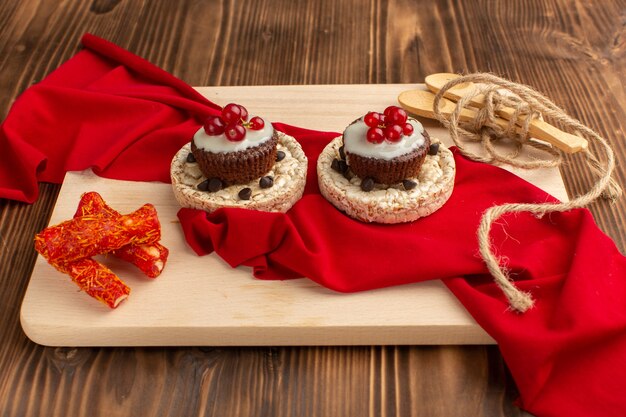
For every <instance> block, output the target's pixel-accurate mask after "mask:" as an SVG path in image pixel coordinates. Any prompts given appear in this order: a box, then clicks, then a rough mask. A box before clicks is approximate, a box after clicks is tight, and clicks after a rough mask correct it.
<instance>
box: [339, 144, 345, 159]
mask: <svg viewBox="0 0 626 417" xmlns="http://www.w3.org/2000/svg"><path fill="white" fill-rule="evenodd" d="M339 156H340V157H341V159H343V160H344V161H345V160H346V151H345V150H344V148H343V145H341V147H340V148H339Z"/></svg>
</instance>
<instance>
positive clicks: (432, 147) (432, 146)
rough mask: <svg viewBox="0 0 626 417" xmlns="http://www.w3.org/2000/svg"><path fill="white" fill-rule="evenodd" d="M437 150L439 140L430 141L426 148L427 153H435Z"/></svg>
mask: <svg viewBox="0 0 626 417" xmlns="http://www.w3.org/2000/svg"><path fill="white" fill-rule="evenodd" d="M437 152H439V142H436V143H431V144H430V148H428V155H437Z"/></svg>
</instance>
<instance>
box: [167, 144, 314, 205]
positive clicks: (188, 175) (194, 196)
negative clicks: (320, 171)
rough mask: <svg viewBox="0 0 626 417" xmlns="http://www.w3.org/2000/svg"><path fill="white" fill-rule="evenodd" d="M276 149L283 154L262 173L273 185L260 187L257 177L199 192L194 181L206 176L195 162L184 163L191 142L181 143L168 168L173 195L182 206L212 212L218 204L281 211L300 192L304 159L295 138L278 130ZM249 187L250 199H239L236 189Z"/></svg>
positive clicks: (292, 202)
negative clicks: (183, 144)
mask: <svg viewBox="0 0 626 417" xmlns="http://www.w3.org/2000/svg"><path fill="white" fill-rule="evenodd" d="M277 134H278V144H277V151H280V152H284V154H285V157H284V158H283V159H281V160H280V161H276V163H275V164H274V167H272V169H271V170H270V171H269V172H268V173H266V174H265V175H264V177H265V176H269V177H272V178H273V182H274V184H273V185H272V186H271V187H269V188H261V186H260V183H259V182H260V179H261V177H260V178H255V179H254V180H252V181H249V182H248V183H245V184H236V185H230V186H227V187H225V188H223V189H221V190H219V191H216V192H209V191H201V190H199V189H198V184H201V183H202V182H204V181H205V180H206V179H207V178H206V177H205V176H204V175H203V174H202V172H201V171H200V168H199V166H198V163H197V162H187V156H188V155H189V154H190V153H191V143H187V144H186V145H185V146H183V147H182V148H181V149H180V150H179V151H178V152H177V153H176V155H175V156H174V159H172V165H171V169H170V174H171V179H172V187H173V189H174V196H175V197H176V200H177V201H178V203H179V204H180V205H181V206H182V207H188V208H193V209H200V210H205V211H208V212H212V211H215V210H217V209H219V208H222V207H238V208H245V209H251V210H260V211H271V212H281V213H284V212H286V211H287V210H289V209H290V208H291V207H292V206H293V205H294V204H295V203H296V202H297V201H298V200H299V199H300V198H301V197H302V194H303V192H304V186H305V184H306V174H307V158H306V155H305V154H304V151H303V150H302V147H301V146H300V144H299V143H298V141H297V140H296V139H295V138H293V137H291V136H289V135H286V134H284V133H282V132H277ZM244 188H250V190H251V194H250V199H248V200H242V199H241V198H240V197H239V192H240V191H241V190H242V189H244Z"/></svg>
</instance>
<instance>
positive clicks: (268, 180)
mask: <svg viewBox="0 0 626 417" xmlns="http://www.w3.org/2000/svg"><path fill="white" fill-rule="evenodd" d="M272 185H274V178H272V177H270V176H267V177H263V178H261V180H260V181H259V186H260V187H261V188H270V187H271V186H272Z"/></svg>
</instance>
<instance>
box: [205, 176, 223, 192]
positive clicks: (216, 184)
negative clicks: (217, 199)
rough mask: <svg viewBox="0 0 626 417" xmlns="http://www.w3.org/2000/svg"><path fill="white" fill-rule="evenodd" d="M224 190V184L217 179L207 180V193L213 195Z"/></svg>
mask: <svg viewBox="0 0 626 417" xmlns="http://www.w3.org/2000/svg"><path fill="white" fill-rule="evenodd" d="M222 188H224V183H223V182H222V180H220V179H219V178H211V179H210V180H209V191H210V192H212V193H214V192H217V191H219V190H221V189H222Z"/></svg>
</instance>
